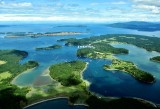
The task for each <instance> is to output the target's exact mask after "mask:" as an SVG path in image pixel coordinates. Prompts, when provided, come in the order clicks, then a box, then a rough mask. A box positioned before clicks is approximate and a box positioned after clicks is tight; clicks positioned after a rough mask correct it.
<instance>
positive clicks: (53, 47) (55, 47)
mask: <svg viewBox="0 0 160 109" xmlns="http://www.w3.org/2000/svg"><path fill="white" fill-rule="evenodd" d="M58 48H62V46H61V45H52V46H48V47H40V48H36V50H53V49H58Z"/></svg>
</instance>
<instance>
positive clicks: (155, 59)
mask: <svg viewBox="0 0 160 109" xmlns="http://www.w3.org/2000/svg"><path fill="white" fill-rule="evenodd" d="M150 60H151V61H156V62H160V56H156V57H153V58H150Z"/></svg>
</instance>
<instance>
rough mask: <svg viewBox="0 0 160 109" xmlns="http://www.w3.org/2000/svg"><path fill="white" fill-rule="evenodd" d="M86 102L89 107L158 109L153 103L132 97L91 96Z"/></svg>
mask: <svg viewBox="0 0 160 109" xmlns="http://www.w3.org/2000/svg"><path fill="white" fill-rule="evenodd" d="M86 103H87V104H88V105H89V109H157V108H156V107H154V106H153V105H151V104H147V103H145V102H142V101H140V100H137V99H132V98H120V99H116V100H111V101H105V100H104V99H102V98H97V97H96V96H90V97H89V98H88V99H87V101H86Z"/></svg>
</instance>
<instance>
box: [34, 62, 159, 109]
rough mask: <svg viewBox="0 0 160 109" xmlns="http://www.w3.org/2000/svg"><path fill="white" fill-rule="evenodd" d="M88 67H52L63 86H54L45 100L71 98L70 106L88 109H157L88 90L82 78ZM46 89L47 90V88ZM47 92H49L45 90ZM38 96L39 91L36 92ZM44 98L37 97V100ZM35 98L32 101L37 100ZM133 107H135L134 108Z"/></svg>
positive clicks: (83, 64) (72, 64)
mask: <svg viewBox="0 0 160 109" xmlns="http://www.w3.org/2000/svg"><path fill="white" fill-rule="evenodd" d="M86 67H87V63H86V62H83V61H71V62H63V63H58V64H54V65H52V66H51V67H50V68H49V70H50V75H51V77H52V78H53V79H55V80H56V81H58V82H59V83H60V84H61V85H58V86H56V87H55V86H54V87H53V89H52V90H51V89H49V90H48V94H47V95H46V97H44V98H43V99H46V98H47V96H49V97H69V104H70V105H71V104H75V103H80V104H87V107H88V109H97V107H98V109H106V108H112V109H117V108H119V107H122V108H125V109H135V108H141V109H157V106H156V105H155V104H153V103H150V102H147V101H144V100H140V99H134V98H114V99H111V98H105V97H98V96H95V95H94V94H92V93H91V92H89V90H87V88H88V85H87V84H86V82H85V80H83V78H82V73H83V72H84V70H85V69H86ZM45 89H46V88H45ZM45 92H47V90H45ZM35 93H36V94H37V93H38V91H36V92H35ZM40 98H42V96H37V99H40ZM35 99H36V98H34V96H33V97H32V100H35ZM132 106H133V107H132Z"/></svg>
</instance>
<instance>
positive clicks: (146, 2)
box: [132, 0, 160, 14]
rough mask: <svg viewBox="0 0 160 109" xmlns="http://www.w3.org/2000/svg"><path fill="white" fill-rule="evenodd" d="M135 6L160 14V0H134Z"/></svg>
mask: <svg viewBox="0 0 160 109" xmlns="http://www.w3.org/2000/svg"><path fill="white" fill-rule="evenodd" d="M132 1H133V2H134V3H135V4H134V5H133V8H135V9H141V10H144V11H149V12H151V13H153V14H160V0H132Z"/></svg>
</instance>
